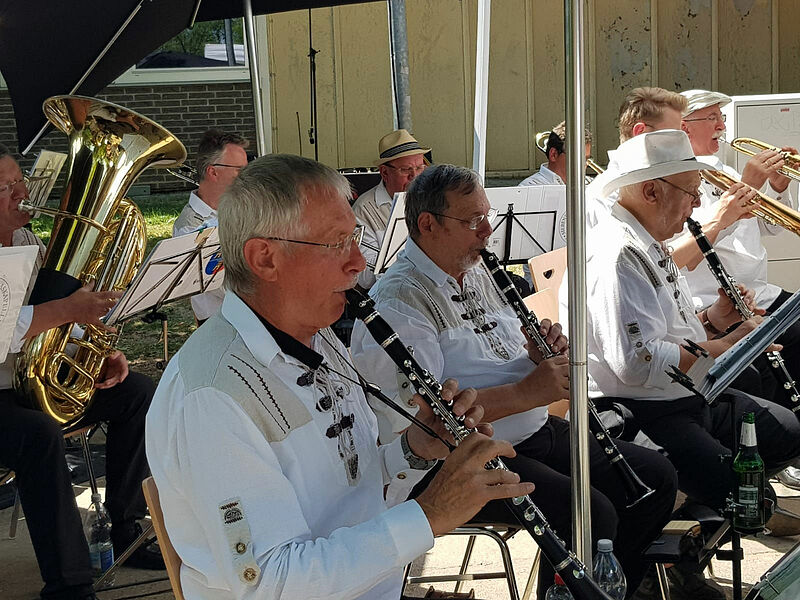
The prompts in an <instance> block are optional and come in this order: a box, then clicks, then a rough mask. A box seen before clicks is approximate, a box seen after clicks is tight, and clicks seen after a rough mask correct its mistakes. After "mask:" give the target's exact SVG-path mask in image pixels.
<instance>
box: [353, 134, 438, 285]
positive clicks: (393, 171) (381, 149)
mask: <svg viewBox="0 0 800 600" xmlns="http://www.w3.org/2000/svg"><path fill="white" fill-rule="evenodd" d="M430 151H431V149H430V148H423V147H422V145H420V143H419V142H418V141H417V140H416V139H414V136H412V135H411V134H410V133H408V131H406V130H405V129H397V130H395V131H392V132H391V133H387V134H386V135H385V136H383V137H382V138H381V139H380V141H379V142H378V160H377V161H375V165H376V166H377V167H378V169H379V170H380V173H381V182H380V183H379V184H378V185H376V186H375V187H374V188H372V189H371V190H367V191H366V192H364V193H363V194H361V195H360V196H359V197H358V200H356V202H355V204H353V212H354V213H355V214H356V220H357V221H358V222H359V223H360V224H361V225H363V226H364V239H363V241H362V245H361V251H362V252H363V254H364V258H365V259H366V261H367V268H366V269H364V270H363V271H362V272H361V274H360V275H359V276H358V285H359V286H360V287H361V288H363V289H365V290H368V289H369V288H371V287H372V285H373V284H374V283H375V274H374V273H373V270H372V267H374V265H375V261H376V260H377V258H378V251H379V250H380V247H381V242H382V241H383V235H384V233H386V224H387V223H388V222H389V214H390V213H391V212H392V199H393V198H394V195H395V194H397V193H398V192H405V191H406V188H407V187H408V184H409V183H411V182H412V181H414V178H415V177H416V176H417V175H419V174H420V173H422V171H424V170H425V166H426V163H425V156H424V155H425V154H426V153H428V152H430Z"/></svg>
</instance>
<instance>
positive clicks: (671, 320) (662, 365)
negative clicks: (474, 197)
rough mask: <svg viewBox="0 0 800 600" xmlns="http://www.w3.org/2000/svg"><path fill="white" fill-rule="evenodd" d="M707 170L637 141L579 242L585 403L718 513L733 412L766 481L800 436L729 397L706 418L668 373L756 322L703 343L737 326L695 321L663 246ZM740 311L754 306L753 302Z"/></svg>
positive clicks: (698, 402) (685, 142)
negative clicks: (656, 453)
mask: <svg viewBox="0 0 800 600" xmlns="http://www.w3.org/2000/svg"><path fill="white" fill-rule="evenodd" d="M705 168H709V165H708V164H707V163H704V162H701V161H700V160H698V159H696V158H695V156H694V154H693V152H692V146H691V144H690V143H689V138H688V137H687V136H686V134H685V133H684V132H682V131H676V130H664V131H655V132H650V133H643V134H641V135H639V136H636V137H634V138H631V139H630V140H628V141H626V142H625V143H623V144H621V145H620V146H619V148H618V149H617V150H616V152H615V153H614V155H613V158H612V161H611V164H610V165H609V169H608V171H607V173H609V175H608V176H607V179H606V182H605V185H604V187H603V193H604V194H606V195H608V194H610V193H612V192H614V191H615V190H619V199H618V201H617V202H616V204H615V205H614V206H613V208H612V211H611V216H610V218H608V219H605V220H604V221H602V222H601V223H600V224H599V226H598V227H596V228H595V229H594V230H593V231H592V232H590V235H589V236H588V239H587V255H588V260H587V269H586V272H587V282H586V288H587V297H588V302H587V309H588V352H589V395H590V397H592V398H599V397H606V398H613V399H614V400H615V401H618V402H620V403H622V404H624V405H625V406H627V407H628V408H629V409H630V410H631V411H632V412H633V414H634V416H635V417H636V419H637V421H638V422H639V424H640V426H641V428H642V430H643V431H644V433H646V434H647V435H648V436H649V437H650V438H651V439H652V440H653V441H654V442H655V443H657V444H659V445H660V446H662V447H663V448H665V449H666V450H667V452H668V456H669V459H670V460H671V461H672V463H673V464H674V465H675V467H676V469H677V471H678V482H679V487H680V489H681V490H682V491H684V492H685V493H686V494H687V495H688V496H689V499H690V500H693V501H696V502H700V503H702V504H705V505H708V506H711V507H713V508H722V507H723V506H724V505H725V499H726V497H727V495H728V493H729V491H730V481H731V477H730V465H727V464H724V463H721V462H720V460H719V456H720V455H722V454H728V453H730V445H731V439H732V436H733V435H734V432H731V430H730V415H729V411H730V410H731V408H732V407H734V406H735V410H736V422H738V421H739V420H740V418H741V416H742V414H743V413H745V412H753V413H755V417H756V418H755V421H756V429H757V437H758V449H759V453H760V454H761V456H762V458H763V459H764V462H765V464H766V466H767V471H768V472H771V473H774V472H777V471H779V470H780V469H781V468H782V467H783V466H785V465H786V464H787V463H789V462H790V461H791V460H792V459H793V458H794V457H796V456H797V455H798V454H800V424H798V422H797V419H796V418H795V417H794V415H793V414H792V412H791V411H789V410H788V409H786V408H783V407H781V406H779V405H777V404H775V403H773V402H769V401H766V400H763V399H761V398H757V397H754V396H749V395H746V394H743V393H741V392H738V391H737V390H734V389H729V390H727V391H726V394H729V395H732V396H735V400H736V401H735V403H730V402H720V403H718V404H717V405H715V406H713V407H711V406H708V405H707V404H706V403H705V402H704V401H703V400H702V399H699V398H697V397H695V396H693V395H690V394H689V393H687V391H686V389H684V388H683V387H682V386H680V385H679V384H677V383H675V382H673V381H672V379H671V378H670V377H669V376H668V375H667V374H666V371H667V370H668V369H669V367H670V365H675V366H677V367H679V368H680V369H681V370H682V371H684V372H686V371H688V370H689V367H690V366H691V365H692V364H693V363H694V361H695V360H696V357H695V356H694V355H693V354H692V353H690V352H689V351H688V350H686V349H685V348H684V346H683V344H684V340H686V339H689V340H693V341H694V342H695V343H697V344H698V345H700V346H702V347H703V348H705V349H706V350H707V351H708V352H709V354H710V355H711V356H719V355H720V354H722V353H723V352H724V351H725V350H727V349H728V348H730V347H731V346H732V345H733V343H735V342H736V341H737V340H739V339H740V338H741V337H743V336H744V335H745V333H747V332H749V331H751V330H752V329H753V328H755V327H756V326H757V324H758V322H759V321H760V318H759V317H755V318H753V319H750V320H748V321H745V322H744V323H742V324H741V325H740V326H739V327H738V328H737V329H735V330H734V331H733V332H731V333H729V334H727V335H725V336H722V337H721V338H718V339H709V335H708V332H709V331H710V330H711V328H713V329H714V330H719V331H725V330H726V329H727V328H728V327H729V326H730V325H732V324H734V323H736V322H737V321H739V317H738V315H737V314H736V312H735V311H734V310H733V307H732V305H731V303H730V302H729V301H728V300H727V299H726V298H724V297H718V298H717V300H716V301H715V302H714V303H712V304H711V305H710V306H709V307H708V308H707V309H704V310H703V311H701V312H700V313H699V314H695V308H694V304H693V302H692V295H691V291H690V290H689V287H688V286H687V284H686V282H685V280H684V278H683V277H681V276H680V273H679V271H678V269H677V267H676V266H675V264H674V262H673V260H672V257H671V256H670V253H669V250H668V249H667V246H666V244H665V241H666V240H668V239H670V238H671V237H672V236H674V235H675V234H676V233H679V232H680V231H682V229H683V226H684V222H685V221H686V219H687V217H689V216H690V215H691V214H692V211H693V210H694V209H695V208H697V206H699V204H700V200H699V188H700V175H699V173H698V170H700V169H705ZM565 294H566V285H563V286H562V289H561V295H562V298H563V297H564V296H565ZM746 299H747V300H748V301H749V302H751V303H752V300H753V295H752V292H747V293H746ZM762 312H763V311H762ZM674 574H675V577H676V578H677V577H679V578H680V580H681V584H682V587H683V589H684V590H686V591H690V592H691V593H692V596H691V597H692V598H719V599H722V598H724V594H722V592H721V591H720V590H714V589H713V588H711V587H709V586H708V585H706V584H704V581H703V579H702V576H701V575H700V574H692V573H686V572H683V571H680V572H679V571H675V572H674Z"/></svg>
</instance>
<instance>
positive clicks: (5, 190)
mask: <svg viewBox="0 0 800 600" xmlns="http://www.w3.org/2000/svg"><path fill="white" fill-rule="evenodd" d="M19 184H22V185H23V186H26V187H27V185H28V178H27V177H23V178H22V179H16V180H14V181H9V182H8V183H6V184H5V185H0V196H9V195H11V192H13V191H14V188H16V187H17V186H18V185H19Z"/></svg>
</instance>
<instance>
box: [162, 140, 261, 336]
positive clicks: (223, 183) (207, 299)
mask: <svg viewBox="0 0 800 600" xmlns="http://www.w3.org/2000/svg"><path fill="white" fill-rule="evenodd" d="M247 146H248V141H247V140H246V139H245V138H243V137H242V136H240V135H239V134H238V133H226V132H224V131H220V130H219V129H209V130H208V131H206V132H205V133H204V134H203V137H202V138H201V140H200V147H199V148H198V150H197V159H196V164H197V176H198V178H199V182H198V186H197V189H196V190H194V191H192V192H191V194H189V202H187V203H186V206H184V207H183V210H182V211H181V212H180V214H179V215H178V218H177V219H175V223H174V224H173V225H172V237H177V236H179V235H186V234H188V233H191V232H193V231H197V230H198V229H199V228H200V227H202V226H203V224H204V223H206V222H209V221H214V220H215V219H216V218H217V206H218V205H219V199H220V197H221V196H222V194H223V193H224V192H225V190H226V189H228V186H229V185H230V184H231V182H232V181H233V180H234V179H235V178H236V177H237V176H238V175H239V171H240V170H241V169H243V168H244V167H245V166H247V152H246V151H245V148H247ZM222 297H223V291H222V288H217V289H216V290H212V291H210V292H203V293H202V294H196V295H194V296H192V298H191V304H192V311H193V312H194V316H195V318H196V319H197V322H198V323H202V322H203V321H205V320H206V319H207V318H208V317H210V316H211V315H213V314H214V313H215V312H217V311H218V310H219V307H220V305H221V304H222Z"/></svg>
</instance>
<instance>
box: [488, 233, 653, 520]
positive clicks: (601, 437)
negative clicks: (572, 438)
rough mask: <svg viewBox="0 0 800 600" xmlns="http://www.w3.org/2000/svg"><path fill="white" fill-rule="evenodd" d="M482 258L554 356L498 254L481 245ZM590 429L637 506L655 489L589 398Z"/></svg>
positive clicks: (520, 315)
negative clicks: (636, 468) (630, 461)
mask: <svg viewBox="0 0 800 600" xmlns="http://www.w3.org/2000/svg"><path fill="white" fill-rule="evenodd" d="M481 258H482V259H483V262H484V264H485V265H486V268H487V269H489V273H491V275H492V279H494V282H495V285H497V287H498V288H499V289H500V291H501V292H502V294H503V296H505V298H506V300H507V301H508V303H509V304H510V305H511V307H512V308H513V309H514V312H515V313H516V314H517V317H518V318H519V320H520V323H522V327H523V328H524V329H525V332H526V333H527V334H528V337H529V338H531V340H533V342H534V343H535V344H536V345H537V346H538V348H539V352H541V354H542V356H543V357H544V358H545V359H548V358H552V357H554V356H556V354H557V353H556V352H553V349H552V348H551V347H550V346H549V345H548V344H547V341H546V340H545V338H544V337H543V336H542V334H541V332H540V328H541V324H540V323H539V319H537V318H536V315H535V314H533V312H532V311H531V310H530V309H529V308H528V307H527V306H526V305H525V301H524V300H523V299H522V296H520V294H519V291H517V288H516V287H515V286H514V283H513V282H512V281H511V278H510V277H509V276H508V273H506V271H505V269H503V267H502V266H501V265H500V261H499V260H498V258H497V256H496V255H495V254H494V253H493V252H489V251H488V250H485V249H484V250H481ZM589 430H590V431H591V432H592V435H593V436H594V437H595V439H596V440H597V442H598V443H599V444H600V446H601V447H602V448H603V452H604V453H605V456H606V458H607V459H608V461H609V462H610V463H611V464H612V465H613V466H614V468H615V469H616V470H617V474H618V475H619V477H620V479H621V480H622V485H623V487H624V489H625V498H626V501H627V506H628V508H631V507H632V506H636V505H637V504H639V502H641V501H642V500H644V499H645V498H648V497H649V496H651V495H652V494H653V493H655V490H654V489H652V488H650V487H649V486H648V485H647V484H646V483H645V482H644V481H642V480H641V478H640V477H639V476H638V475H637V474H636V471H634V470H633V468H632V467H631V466H630V464H628V461H627V460H625V457H624V456H623V455H622V453H621V452H620V451H619V448H617V445H616V444H615V443H614V439H613V438H612V437H611V435H610V434H609V433H608V430H607V429H606V428H605V427H604V426H603V422H602V421H601V420H600V415H599V414H598V412H597V408H596V407H595V405H594V402H592V401H591V400H589Z"/></svg>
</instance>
